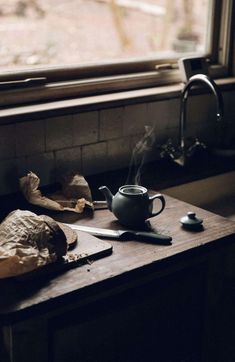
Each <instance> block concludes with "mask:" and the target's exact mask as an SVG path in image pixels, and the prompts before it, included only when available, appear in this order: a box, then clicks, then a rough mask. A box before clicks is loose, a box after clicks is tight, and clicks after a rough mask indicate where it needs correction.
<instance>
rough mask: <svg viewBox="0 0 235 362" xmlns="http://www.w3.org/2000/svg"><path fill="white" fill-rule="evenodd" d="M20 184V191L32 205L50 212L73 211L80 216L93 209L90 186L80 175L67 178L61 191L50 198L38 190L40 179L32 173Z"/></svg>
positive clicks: (23, 178) (21, 180) (21, 179)
mask: <svg viewBox="0 0 235 362" xmlns="http://www.w3.org/2000/svg"><path fill="white" fill-rule="evenodd" d="M19 182H20V189H21V191H22V193H23V195H24V196H25V198H26V200H27V201H28V202H29V203H30V204H33V205H37V206H40V207H43V208H45V209H48V210H56V211H73V212H76V213H78V214H81V213H82V212H83V210H84V208H85V207H89V208H92V209H93V203H92V197H91V191H90V188H89V185H88V183H87V182H86V180H85V179H84V177H83V176H81V175H79V174H71V175H67V176H65V177H64V180H63V182H62V189H61V191H59V192H56V193H54V194H51V195H48V196H43V195H42V193H41V191H40V190H39V189H38V187H39V184H40V179H39V177H38V176H37V175H36V174H35V173H33V172H32V171H30V172H29V173H28V174H27V175H26V176H23V177H21V178H20V180H19Z"/></svg>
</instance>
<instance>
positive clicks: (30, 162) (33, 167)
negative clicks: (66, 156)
mask: <svg viewBox="0 0 235 362" xmlns="http://www.w3.org/2000/svg"><path fill="white" fill-rule="evenodd" d="M27 167H28V171H32V172H34V173H35V174H36V175H37V176H38V177H39V178H40V185H41V186H44V185H49V184H52V183H54V182H55V160H54V154H53V152H45V153H43V154H40V155H34V156H29V157H28V158H27Z"/></svg>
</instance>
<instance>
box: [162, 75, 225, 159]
mask: <svg viewBox="0 0 235 362" xmlns="http://www.w3.org/2000/svg"><path fill="white" fill-rule="evenodd" d="M195 83H196V84H197V83H204V84H206V85H207V86H208V87H209V88H210V89H211V90H212V92H213V94H214V96H215V99H216V108H217V109H216V117H217V118H216V119H217V121H218V122H221V121H222V118H223V98H222V94H221V92H220V90H219V88H218V86H217V85H216V83H215V82H214V81H213V79H211V78H210V77H208V76H207V75H205V74H196V75H193V76H192V77H191V78H189V80H188V82H187V83H186V85H185V86H184V88H183V90H182V93H181V104H180V122H179V145H178V146H176V147H174V145H173V144H172V142H171V140H168V141H167V143H166V144H165V145H163V146H162V147H161V157H168V158H171V159H172V160H173V161H174V162H176V163H178V164H179V165H181V166H184V165H185V163H186V160H187V158H189V157H190V156H192V155H193V154H194V153H195V151H196V150H199V149H205V148H206V146H205V144H204V143H202V142H200V141H199V140H198V138H196V139H195V141H194V144H193V145H191V146H190V147H189V148H188V149H186V146H185V131H186V104H187V100H188V95H189V90H190V89H191V87H192V86H193V85H194V84H195Z"/></svg>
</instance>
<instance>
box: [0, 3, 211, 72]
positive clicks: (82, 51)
mask: <svg viewBox="0 0 235 362" xmlns="http://www.w3.org/2000/svg"><path fill="white" fill-rule="evenodd" d="M210 4H211V1H210V0H174V1H172V0H7V1H6V0H0V51H1V57H0V67H1V69H2V70H9V69H14V70H15V69H23V68H29V67H30V68H32V67H35V66H47V65H49V66H53V65H69V64H74V65H75V64H76V65H79V64H82V63H83V64H84V63H94V62H103V61H115V60H117V61H118V60H129V59H133V58H144V57H156V58H165V57H168V56H175V55H176V54H177V53H181V54H182V52H183V53H187V52H188V53H191V54H192V53H193V52H199V53H203V52H205V50H206V40H207V32H208V26H207V22H208V17H209V5H210Z"/></svg>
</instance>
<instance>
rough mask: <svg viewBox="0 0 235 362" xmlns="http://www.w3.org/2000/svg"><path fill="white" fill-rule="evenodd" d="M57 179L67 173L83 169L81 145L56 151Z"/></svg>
mask: <svg viewBox="0 0 235 362" xmlns="http://www.w3.org/2000/svg"><path fill="white" fill-rule="evenodd" d="M55 159H56V179H57V181H58V180H60V179H61V178H62V177H63V176H64V175H65V174H67V173H70V172H79V173H82V172H81V171H82V170H81V147H73V148H68V149H66V150H60V151H56V152H55Z"/></svg>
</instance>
